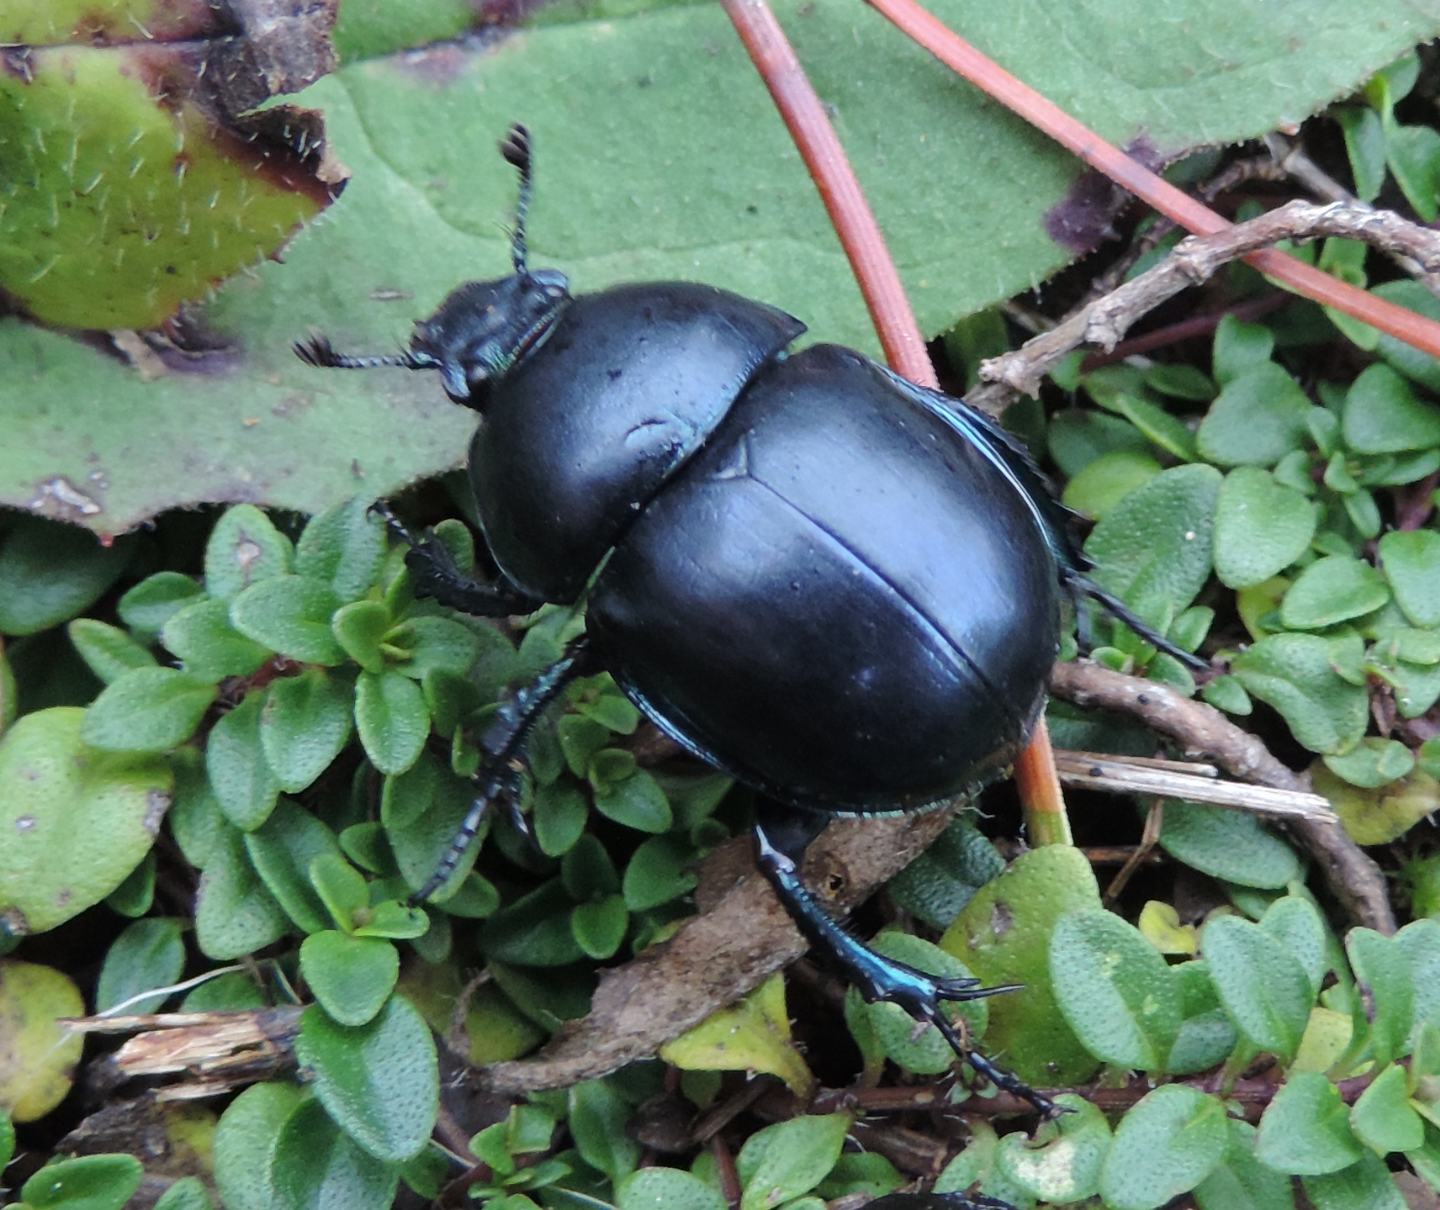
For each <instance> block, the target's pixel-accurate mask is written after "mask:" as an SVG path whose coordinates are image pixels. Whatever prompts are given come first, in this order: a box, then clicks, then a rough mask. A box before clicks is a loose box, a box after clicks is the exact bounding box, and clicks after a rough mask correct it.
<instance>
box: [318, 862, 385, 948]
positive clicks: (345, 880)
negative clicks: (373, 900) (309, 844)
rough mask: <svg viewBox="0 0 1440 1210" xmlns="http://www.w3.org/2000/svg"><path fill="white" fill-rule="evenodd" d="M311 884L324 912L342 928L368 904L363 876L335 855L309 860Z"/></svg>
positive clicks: (352, 923)
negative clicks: (323, 906) (322, 904)
mask: <svg viewBox="0 0 1440 1210" xmlns="http://www.w3.org/2000/svg"><path fill="white" fill-rule="evenodd" d="M310 881H311V883H312V884H313V885H314V887H315V892H316V894H317V895H319V896H320V901H321V902H322V903H324V905H325V909H326V910H327V911H328V912H329V913H330V915H331V916H332V917H333V918H334V920H335V923H336V924H338V925H339V926H340V927H341V928H342V929H347V930H348V929H350V928H351V927H353V925H354V921H355V915H356V913H357V912H362V911H364V910H365V908H366V906H367V905H368V904H369V902H370V887H369V884H368V883H366V881H365V879H364V876H363V875H361V873H360V872H359V871H358V870H357V869H355V867H354V866H352V865H351V864H350V863H349V862H348V861H346V860H345V859H344V858H343V857H341V856H339V855H338V854H336V853H323V854H320V855H318V856H316V857H314V858H312V859H311V861H310Z"/></svg>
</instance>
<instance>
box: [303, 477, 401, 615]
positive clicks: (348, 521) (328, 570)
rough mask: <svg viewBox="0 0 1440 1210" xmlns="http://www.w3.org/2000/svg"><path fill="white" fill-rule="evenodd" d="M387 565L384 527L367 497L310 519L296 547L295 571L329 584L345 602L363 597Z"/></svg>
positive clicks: (345, 501) (341, 503) (355, 499)
mask: <svg viewBox="0 0 1440 1210" xmlns="http://www.w3.org/2000/svg"><path fill="white" fill-rule="evenodd" d="M384 562H385V525H384V523H383V522H382V521H381V520H380V518H379V517H377V516H375V515H374V514H372V513H371V512H370V503H369V501H368V500H366V499H365V498H364V497H361V496H354V497H352V498H351V499H349V500H344V501H341V502H340V503H339V504H336V505H333V506H332V507H330V508H327V509H326V510H325V511H324V512H323V513H319V514H318V515H316V516H314V517H311V518H310V521H309V522H308V524H306V526H305V530H304V532H303V533H302V534H301V535H300V541H299V542H297V543H296V545H295V570H296V571H297V572H298V573H299V574H300V575H302V576H308V577H309V578H310V579H312V580H319V581H320V582H321V583H324V584H329V585H330V587H331V588H332V589H333V590H334V592H335V595H336V596H337V597H339V598H340V599H341V600H342V601H353V600H355V599H356V598H357V597H361V596H364V594H365V593H366V592H368V591H369V589H370V587H371V586H372V585H373V584H374V583H375V582H376V581H377V580H378V579H379V578H380V567H381V565H382V564H383V563H384Z"/></svg>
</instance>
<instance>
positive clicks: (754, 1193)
mask: <svg viewBox="0 0 1440 1210" xmlns="http://www.w3.org/2000/svg"><path fill="white" fill-rule="evenodd" d="M852 1120H853V1119H852V1118H851V1116H850V1115H849V1114H848V1113H829V1114H823V1115H807V1116H801V1117H795V1118H791V1119H790V1120H789V1121H785V1122H778V1123H776V1124H775V1125H773V1126H766V1127H765V1128H764V1129H763V1130H760V1131H757V1132H756V1133H755V1134H752V1135H751V1136H750V1137H749V1138H748V1139H747V1140H746V1141H745V1145H744V1146H743V1147H741V1148H740V1154H739V1155H737V1156H736V1157H735V1167H736V1169H737V1170H738V1172H739V1174H740V1183H741V1185H742V1186H743V1187H744V1192H743V1193H742V1194H741V1196H740V1210H770V1208H771V1207H773V1206H780V1205H783V1204H784V1203H785V1202H788V1201H790V1200H792V1199H793V1198H797V1197H800V1196H801V1195H802V1194H805V1193H808V1192H809V1191H810V1190H811V1189H813V1188H815V1186H816V1185H818V1184H819V1183H820V1182H821V1181H822V1180H824V1179H825V1177H826V1175H828V1173H829V1172H830V1169H831V1168H833V1167H834V1166H835V1161H836V1160H837V1159H839V1158H840V1148H841V1147H842V1146H844V1143H845V1136H846V1135H847V1134H848V1133H849V1132H850V1126H851V1122H852Z"/></svg>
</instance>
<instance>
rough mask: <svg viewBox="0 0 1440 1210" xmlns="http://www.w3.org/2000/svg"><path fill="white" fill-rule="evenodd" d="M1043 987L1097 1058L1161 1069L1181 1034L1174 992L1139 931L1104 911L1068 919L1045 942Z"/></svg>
mask: <svg viewBox="0 0 1440 1210" xmlns="http://www.w3.org/2000/svg"><path fill="white" fill-rule="evenodd" d="M1050 982H1051V984H1052V985H1053V986H1054V988H1055V998H1056V999H1057V1000H1058V1001H1059V1003H1060V1011H1061V1012H1062V1013H1064V1014H1065V1020H1066V1021H1067V1022H1068V1023H1069V1025H1070V1028H1071V1029H1073V1030H1074V1031H1075V1036H1076V1037H1078V1038H1079V1039H1080V1041H1081V1042H1083V1043H1084V1044H1085V1048H1086V1049H1087V1050H1088V1051H1089V1052H1090V1053H1091V1054H1092V1055H1094V1056H1095V1057H1096V1058H1097V1059H1101V1060H1103V1061H1104V1062H1106V1063H1111V1064H1114V1065H1116V1066H1119V1067H1138V1068H1141V1069H1143V1070H1146V1071H1156V1070H1161V1069H1163V1067H1164V1064H1165V1060H1166V1057H1167V1056H1168V1055H1169V1054H1170V1048H1171V1047H1172V1046H1173V1045H1174V1044H1175V1038H1176V1036H1177V1035H1178V1033H1179V1031H1180V992H1179V988H1178V987H1177V986H1176V985H1175V983H1174V981H1173V980H1172V979H1171V977H1170V968H1169V967H1168V966H1167V965H1166V963H1165V959H1164V958H1162V957H1161V956H1160V953H1159V951H1158V950H1156V948H1155V947H1154V946H1153V945H1151V944H1150V943H1149V942H1148V941H1146V940H1145V938H1144V937H1143V936H1141V935H1140V932H1139V930H1137V929H1135V928H1133V927H1132V926H1131V925H1129V924H1127V923H1126V922H1125V921H1124V920H1122V919H1121V918H1120V917H1119V916H1116V915H1115V914H1114V913H1112V912H1107V911H1104V910H1103V909H1098V908H1092V909H1090V910H1088V911H1079V912H1071V913H1070V914H1069V915H1067V916H1065V917H1063V918H1062V919H1061V920H1060V922H1059V923H1058V924H1057V925H1056V926H1055V931H1054V933H1053V934H1051V937H1050Z"/></svg>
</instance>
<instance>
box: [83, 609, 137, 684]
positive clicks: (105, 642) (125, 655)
mask: <svg viewBox="0 0 1440 1210" xmlns="http://www.w3.org/2000/svg"><path fill="white" fill-rule="evenodd" d="M65 630H66V632H67V633H68V634H69V635H70V642H71V643H73V644H74V645H75V650H76V651H78V652H79V653H80V658H81V659H82V660H84V661H85V664H86V666H87V667H88V668H89V669H90V671H91V672H93V673H94V674H95V675H96V676H97V677H99V678H100V680H101V681H103V682H104V683H105V684H107V685H108V684H109V683H110V682H111V681H113V680H117V679H119V677H120V676H121V675H122V674H124V673H126V672H129V671H130V670H131V669H132V668H153V667H155V657H154V656H153V655H151V654H150V652H149V650H148V649H146V648H145V647H142V646H141V645H140V644H139V643H137V642H136V641H135V640H134V639H132V638H131V637H130V636H129V635H128V634H126V633H125V631H123V630H121V629H119V628H118V627H116V626H111V625H110V624H109V623H107V622H99V621H96V620H95V619H94V618H76V619H75V620H74V621H73V622H71V623H70V625H68V626H67V627H66V628H65Z"/></svg>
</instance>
